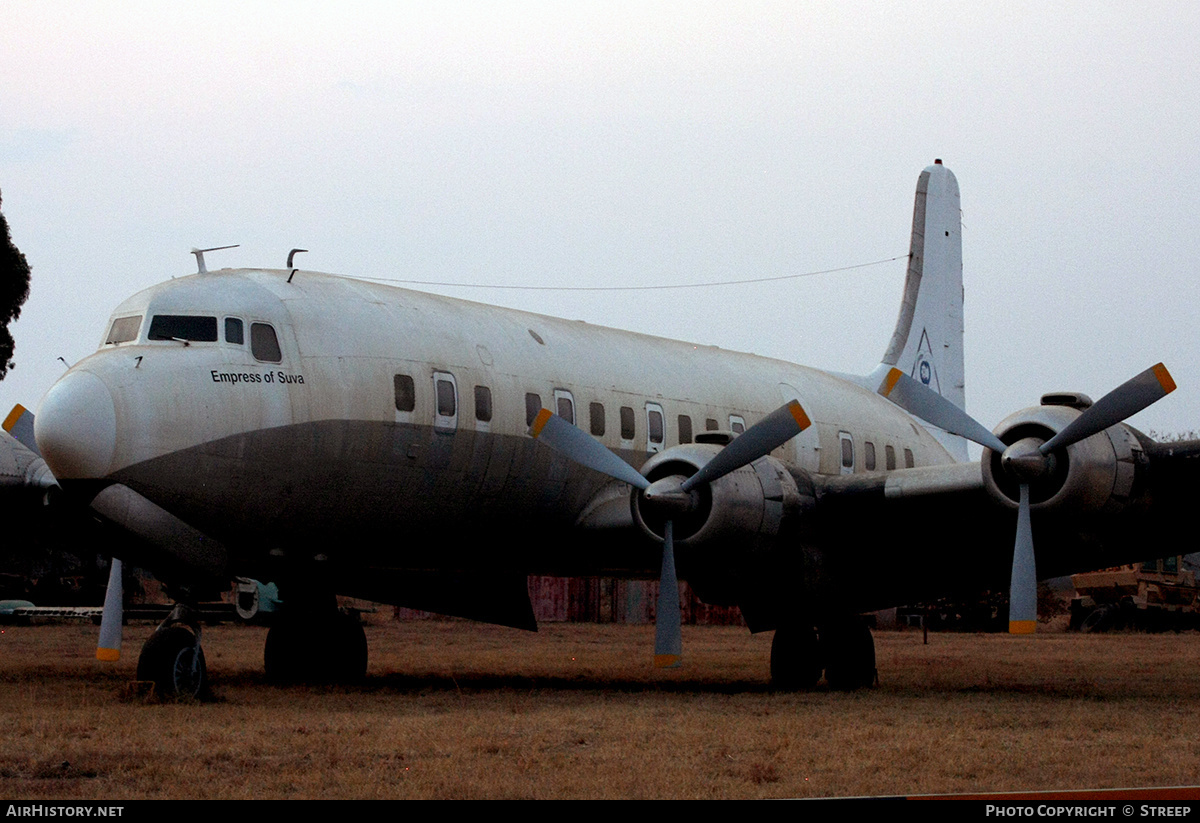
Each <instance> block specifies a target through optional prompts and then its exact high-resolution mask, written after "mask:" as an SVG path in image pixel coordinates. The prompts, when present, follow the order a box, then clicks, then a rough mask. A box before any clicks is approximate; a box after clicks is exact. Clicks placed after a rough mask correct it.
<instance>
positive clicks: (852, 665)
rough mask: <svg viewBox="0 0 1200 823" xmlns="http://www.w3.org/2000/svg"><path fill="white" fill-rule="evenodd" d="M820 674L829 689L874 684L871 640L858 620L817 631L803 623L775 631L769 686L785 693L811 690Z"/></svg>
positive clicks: (874, 673) (847, 620)
mask: <svg viewBox="0 0 1200 823" xmlns="http://www.w3.org/2000/svg"><path fill="white" fill-rule="evenodd" d="M822 671H824V673H825V680H826V682H827V683H829V686H830V688H833V689H839V690H850V689H861V688H865V687H868V686H873V685H875V681H876V671H875V641H874V639H872V637H871V630H870V629H868V628H867V625H866V624H865V623H864V622H863V621H862V619H861V618H858V617H853V618H850V619H846V620H841V621H836V622H835V621H831V622H829V623H825V624H823V625H822V626H821V627H820V630H818V629H817V628H814V627H813V626H811V625H807V624H804V623H795V624H790V625H785V626H780V627H779V628H778V629H776V630H775V638H774V640H773V641H772V642H771V685H773V686H774V687H775V688H777V689H783V690H787V691H796V690H802V689H811V688H813V687H815V686H816V685H817V683H818V682H819V681H820V679H821V672H822Z"/></svg>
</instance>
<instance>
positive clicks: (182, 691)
mask: <svg viewBox="0 0 1200 823" xmlns="http://www.w3.org/2000/svg"><path fill="white" fill-rule="evenodd" d="M137 679H138V680H145V681H149V682H152V683H153V684H154V689H155V692H156V694H157V695H158V696H159V697H161V698H163V699H165V700H173V699H177V698H192V699H195V698H199V697H203V696H204V694H205V693H206V691H207V689H208V668H207V666H206V665H205V662H204V649H203V648H201V646H200V623H199V622H198V621H195V620H193V619H192V618H191V610H190V609H189V608H188V607H187V606H185V605H184V604H182V603H180V604H177V605H176V606H175V608H174V609H173V610H172V611H171V614H170V615H169V616H168V617H167V619H166V620H164V621H163V622H162V624H161V625H160V626H159V627H158V628H157V629H155V630H154V634H152V635H150V638H149V639H148V640H147V641H146V643H145V644H144V645H143V646H142V653H141V655H139V656H138V667H137Z"/></svg>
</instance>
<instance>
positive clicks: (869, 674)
mask: <svg viewBox="0 0 1200 823" xmlns="http://www.w3.org/2000/svg"><path fill="white" fill-rule="evenodd" d="M821 645H822V646H823V647H824V648H825V659H826V661H827V662H826V665H825V680H826V681H827V682H828V683H829V687H830V688H831V689H838V690H842V691H849V690H852V689H863V688H867V687H869V686H874V685H875V680H876V676H877V675H876V670H875V639H874V638H873V637H871V630H870V629H868V628H867V626H866V624H865V623H863V622H862V620H860V619H858V618H855V619H853V620H851V621H850V622H848V623H845V624H842V625H837V626H833V627H830V628H827V629H826V630H825V631H824V632H822V634H821Z"/></svg>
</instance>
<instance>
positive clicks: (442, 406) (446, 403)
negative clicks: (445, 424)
mask: <svg viewBox="0 0 1200 823" xmlns="http://www.w3.org/2000/svg"><path fill="white" fill-rule="evenodd" d="M454 395H455V391H454V384H453V383H451V382H450V381H449V380H447V379H446V378H444V377H439V378H438V379H437V413H438V415H439V416H441V417H454V415H456V414H457V413H458V409H457V405H458V404H457V398H455V396H454Z"/></svg>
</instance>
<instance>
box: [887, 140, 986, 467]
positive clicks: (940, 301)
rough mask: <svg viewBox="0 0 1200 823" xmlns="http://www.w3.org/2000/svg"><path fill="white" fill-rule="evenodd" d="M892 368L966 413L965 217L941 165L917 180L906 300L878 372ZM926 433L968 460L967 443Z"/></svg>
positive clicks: (952, 183)
mask: <svg viewBox="0 0 1200 823" xmlns="http://www.w3.org/2000/svg"><path fill="white" fill-rule="evenodd" d="M892 367H895V368H898V369H900V370H901V371H903V372H904V373H905V374H907V375H909V376H910V377H912V378H913V379H914V380H919V381H921V382H922V383H924V384H925V385H927V386H929V388H931V389H933V390H934V391H936V392H937V393H938V394H940V395H942V396H943V397H945V398H946V399H947V400H949V401H951V402H952V403H954V405H956V406H958V407H959V408H960V409H965V408H966V404H967V401H966V388H965V386H966V384H965V379H964V373H963V285H962V216H961V211H960V205H959V195H958V180H956V179H955V177H954V174H953V173H952V172H951V171H950V170H949V169H948V168H946V167H945V166H943V165H942V161H941V160H935V161H934V164H933V165H932V166H929V167H927V168H926V169H925V170H924V171H923V172H921V177H920V178H919V179H918V180H917V197H916V202H915V204H914V206H913V228H912V243H911V245H910V247H909V260H908V276H907V278H906V279H905V281H904V300H903V302H902V303H901V304H900V316H899V317H898V318H897V319H896V331H895V332H893V334H892V342H891V343H890V344H889V345H888V348H887V352H885V353H884V355H883V361H882V363H881V365H880V370H881V371H884V372H886V371H887V370H888V369H890V368H892ZM928 428H929V429H930V431H931V433H932V434H933V435H934V436H935V437H936V438H937V439H938V440H939V441H940V442H941V443H942V445H944V446H945V447H946V449H947V450H948V451H949V452H950V454H952V455H953V456H954V457H955V458H957V459H959V460H964V461H965V460H966V459H967V441H966V440H964V439H963V438H961V437H958V436H956V435H952V434H947V433H946V432H944V431H942V430H941V429H938V428H936V427H934V426H928Z"/></svg>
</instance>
